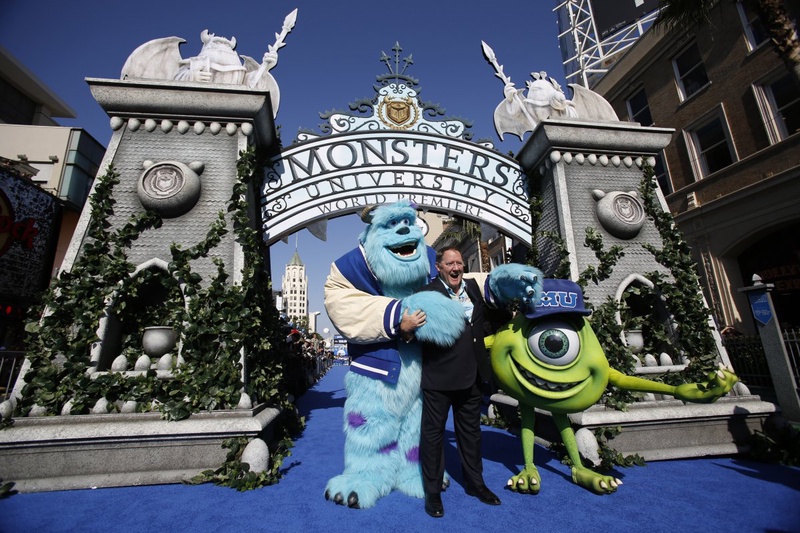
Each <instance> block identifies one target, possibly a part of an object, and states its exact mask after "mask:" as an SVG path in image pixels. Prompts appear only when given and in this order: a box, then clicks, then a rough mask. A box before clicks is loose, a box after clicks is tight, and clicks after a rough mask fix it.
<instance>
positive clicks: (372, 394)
mask: <svg viewBox="0 0 800 533" xmlns="http://www.w3.org/2000/svg"><path fill="white" fill-rule="evenodd" d="M362 219H364V220H365V222H368V226H367V227H366V229H365V230H364V232H363V233H362V234H361V235H360V237H359V246H358V247H357V248H355V249H353V250H352V251H350V252H348V253H347V254H345V255H343V256H342V257H340V258H339V259H337V260H336V261H335V262H334V263H333V264H332V265H331V272H330V275H329V276H328V278H327V280H326V282H325V309H326V310H327V312H328V315H329V316H330V319H331V322H332V323H333V325H334V326H335V327H336V329H337V330H338V331H339V332H340V333H341V334H342V335H343V336H344V337H345V338H346V339H347V340H348V346H349V352H350V355H351V358H352V362H351V364H350V371H349V372H348V373H347V376H346V378H345V390H346V392H347V400H346V401H345V405H344V432H345V446H344V472H343V473H342V474H340V475H338V476H335V477H333V478H332V479H330V480H329V481H328V484H327V486H326V488H325V498H326V499H328V500H331V499H332V500H333V501H334V502H335V503H337V504H339V505H347V506H348V507H352V508H368V507H372V506H373V505H375V503H376V502H377V501H378V499H380V498H381V497H383V496H385V495H387V494H389V493H390V492H391V491H392V490H395V489H397V490H399V491H401V492H403V493H404V494H407V495H409V496H412V497H415V498H423V497H424V490H423V487H422V472H421V468H420V464H419V433H420V424H421V415H422V394H421V391H420V379H421V352H422V350H421V345H420V344H419V343H417V342H410V343H407V342H403V341H402V340H401V338H400V331H401V328H404V327H406V325H405V324H403V322H404V321H406V323H407V324H411V328H412V329H413V328H414V327H417V329H416V331H415V332H414V334H415V338H416V339H417V340H420V341H426V342H432V343H435V344H438V345H442V346H449V345H452V344H453V343H454V342H455V341H456V339H457V338H458V336H459V335H460V334H461V331H462V330H463V328H464V311H463V307H462V306H461V304H460V303H458V302H455V301H453V300H450V299H449V298H447V297H445V296H444V295H442V294H438V293H435V292H421V293H418V294H414V291H415V290H417V289H419V288H420V287H423V286H424V285H427V284H428V283H429V282H430V281H431V280H432V279H433V278H435V277H436V275H437V271H436V266H435V253H434V251H433V250H432V249H431V248H430V247H428V246H426V245H425V241H424V239H423V234H422V230H421V229H420V228H419V226H417V224H416V211H415V208H414V206H413V205H412V204H411V203H409V202H408V201H400V202H397V203H395V204H388V205H381V206H378V207H377V208H374V209H372V210H365V212H364V213H362ZM541 279H542V276H541V272H539V271H538V270H536V269H535V268H533V267H525V266H522V265H502V266H501V267H498V268H496V269H495V270H494V271H493V272H492V275H491V276H488V277H486V275H483V281H484V283H479V285H483V287H482V290H483V291H484V297H485V298H486V299H487V301H488V302H489V303H490V304H494V305H497V304H505V303H509V302H511V301H512V300H514V299H515V298H519V299H524V301H525V302H530V301H532V300H533V299H534V298H535V297H536V295H537V294H538V291H540V290H541V281H540V280H541ZM419 310H421V311H423V312H424V313H425V314H426V315H427V318H426V320H425V321H424V323H423V322H419V321H417V319H416V318H415V317H416V316H417V311H419Z"/></svg>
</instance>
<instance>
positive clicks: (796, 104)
mask: <svg viewBox="0 0 800 533" xmlns="http://www.w3.org/2000/svg"><path fill="white" fill-rule="evenodd" d="M753 92H754V93H755V96H756V100H757V101H758V107H759V108H760V109H761V116H762V117H763V119H764V125H765V126H766V128H767V134H768V135H769V140H770V144H775V143H778V142H780V141H782V140H783V139H785V138H786V137H788V136H789V135H792V134H794V133H796V132H797V131H798V130H800V88H799V87H798V86H797V83H796V82H795V81H794V80H793V79H792V77H791V76H790V75H789V74H785V75H783V76H782V77H780V78H777V79H775V78H772V79H771V80H768V81H765V82H762V83H760V84H757V85H753Z"/></svg>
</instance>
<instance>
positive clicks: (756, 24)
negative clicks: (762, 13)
mask: <svg viewBox="0 0 800 533" xmlns="http://www.w3.org/2000/svg"><path fill="white" fill-rule="evenodd" d="M736 8H737V9H738V10H739V18H741V19H742V26H743V27H744V36H745V40H746V41H747V49H748V50H749V51H751V52H752V51H753V50H755V49H756V48H758V47H759V46H761V45H762V44H763V43H765V42H767V41H768V40H769V36H768V35H767V30H766V29H765V28H764V24H763V23H762V22H761V19H760V18H758V15H756V14H754V13H753V12H752V11H750V10H748V9H746V8H745V7H744V5H743V4H742V3H741V2H736Z"/></svg>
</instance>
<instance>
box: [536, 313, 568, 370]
mask: <svg viewBox="0 0 800 533" xmlns="http://www.w3.org/2000/svg"><path fill="white" fill-rule="evenodd" d="M528 347H529V348H530V350H531V352H532V353H533V355H534V357H536V358H537V359H538V360H539V361H541V362H542V363H545V364H548V365H555V366H566V365H568V364H570V363H572V362H573V361H574V360H575V359H577V357H578V354H579V353H580V351H581V341H580V339H579V338H578V333H577V332H576V331H575V328H574V327H572V326H571V325H569V324H568V323H567V322H563V321H561V320H547V321H544V322H540V323H538V324H536V325H535V326H534V327H533V329H532V330H531V331H530V333H529V334H528Z"/></svg>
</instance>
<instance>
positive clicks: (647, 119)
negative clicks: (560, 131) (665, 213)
mask: <svg viewBox="0 0 800 533" xmlns="http://www.w3.org/2000/svg"><path fill="white" fill-rule="evenodd" d="M788 4H791V3H787V5H788ZM790 7H791V6H790ZM793 9H797V8H796V4H795V7H794V8H793ZM792 15H793V16H794V17H795V20H796V17H797V15H798V13H797V12H796V11H795V12H793V13H792ZM593 89H594V90H595V91H596V92H598V93H600V94H602V95H603V96H605V98H606V99H607V100H608V101H609V102H611V104H612V105H613V107H614V109H615V110H616V112H617V115H618V116H619V117H620V119H622V120H625V119H626V118H627V119H628V120H631V121H633V122H639V123H641V124H642V125H654V126H658V127H667V128H674V129H675V133H674V135H673V139H672V142H671V143H670V144H669V146H667V148H666V149H665V150H664V151H663V153H662V154H661V157H660V160H659V161H658V164H657V168H656V172H657V175H658V180H659V185H660V186H661V189H662V192H663V193H664V195H665V197H666V201H667V203H668V205H669V208H670V210H671V212H672V213H673V215H674V216H675V220H676V222H677V224H678V226H679V227H680V229H681V230H682V231H683V233H684V235H685V237H686V238H687V240H688V242H689V244H690V246H691V247H692V250H693V254H695V259H696V260H697V263H698V266H699V271H700V275H701V278H702V280H703V285H704V291H705V296H706V298H707V300H708V303H709V305H710V306H711V307H712V310H713V312H714V315H715V317H716V319H717V321H718V326H719V327H720V328H722V327H724V326H734V327H735V328H737V329H739V330H741V331H744V332H752V331H753V330H754V323H753V320H752V316H751V313H750V309H749V305H748V302H747V299H746V298H745V296H744V295H743V294H742V293H740V292H738V291H737V289H739V288H740V287H743V286H749V285H751V283H752V281H751V280H752V277H753V275H754V274H758V275H760V276H761V277H762V279H763V280H764V281H765V282H767V283H773V284H775V291H774V292H773V298H774V302H775V306H776V310H777V314H778V317H779V319H780V320H781V323H782V325H783V326H784V327H792V326H793V327H798V326H800V310H799V309H798V306H797V304H796V302H797V301H798V300H799V299H800V86H798V83H797V82H796V80H795V79H794V78H793V77H792V75H791V74H790V72H789V70H788V69H787V67H786V66H785V65H784V63H783V62H782V61H781V59H780V58H779V57H778V55H777V53H776V52H775V49H774V47H773V45H772V43H771V42H769V40H768V39H767V37H766V34H765V32H764V31H763V28H762V27H761V24H760V21H759V20H758V18H757V17H756V16H755V15H754V14H753V13H750V12H748V11H747V9H746V8H745V7H744V6H743V4H741V3H738V2H732V1H723V2H718V3H717V5H716V6H715V7H714V9H713V11H712V13H711V24H710V25H706V26H703V27H697V28H694V29H693V30H691V31H688V32H687V31H682V30H673V31H669V32H667V31H665V30H660V31H654V30H652V29H651V30H649V31H647V32H645V33H644V35H643V36H642V37H641V38H640V39H639V40H638V41H637V42H636V44H635V45H633V46H632V47H631V48H629V50H628V51H627V52H626V53H625V54H624V55H623V56H622V57H621V58H620V59H619V61H618V62H617V63H616V64H615V65H614V66H613V67H612V68H611V69H610V70H609V71H608V73H607V74H606V75H605V76H604V77H603V78H601V79H600V80H599V81H598V82H597V83H596V84H595V86H594V87H593Z"/></svg>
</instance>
